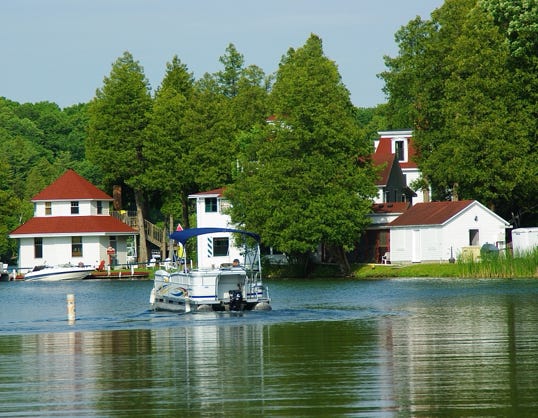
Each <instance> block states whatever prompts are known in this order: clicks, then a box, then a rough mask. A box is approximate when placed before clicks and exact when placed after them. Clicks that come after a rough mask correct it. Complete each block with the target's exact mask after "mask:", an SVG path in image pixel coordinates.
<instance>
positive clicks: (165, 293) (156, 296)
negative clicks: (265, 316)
mask: <svg viewBox="0 0 538 418" xmlns="http://www.w3.org/2000/svg"><path fill="white" fill-rule="evenodd" d="M215 232H232V233H238V234H243V235H245V236H248V237H250V238H254V239H255V240H256V243H257V245H256V248H247V247H246V248H245V252H244V262H243V264H242V265H241V266H239V267H234V266H221V267H219V268H215V269H207V270H202V269H200V270H189V268H188V266H187V257H186V251H185V252H184V260H183V262H182V264H181V265H180V267H179V268H178V269H176V270H173V271H167V270H158V271H156V272H155V278H154V281H153V289H152V290H151V295H150V305H151V307H152V308H153V309H154V310H166V311H179V312H190V311H244V310H271V305H270V303H271V299H270V298H269V289H268V288H267V287H266V286H264V285H263V283H262V276H261V261H260V247H259V236H258V235H257V234H254V233H252V232H247V231H241V230H237V229H228V228H192V229H185V230H183V231H176V232H173V233H172V234H170V238H172V239H174V240H175V241H177V242H179V243H181V244H182V245H183V247H184V248H185V243H186V242H187V240H188V239H189V238H191V237H195V236H198V235H204V234H211V233H215Z"/></svg>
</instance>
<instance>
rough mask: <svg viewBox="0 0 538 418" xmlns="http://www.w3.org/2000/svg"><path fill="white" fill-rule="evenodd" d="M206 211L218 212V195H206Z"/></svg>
mask: <svg viewBox="0 0 538 418" xmlns="http://www.w3.org/2000/svg"><path fill="white" fill-rule="evenodd" d="M205 211H206V212H217V198H216V197H206V198H205Z"/></svg>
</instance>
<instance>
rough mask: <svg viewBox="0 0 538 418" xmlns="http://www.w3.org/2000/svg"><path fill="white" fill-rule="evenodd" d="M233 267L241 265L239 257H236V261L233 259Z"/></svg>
mask: <svg viewBox="0 0 538 418" xmlns="http://www.w3.org/2000/svg"><path fill="white" fill-rule="evenodd" d="M232 267H240V266H239V260H238V259H237V258H234V261H232Z"/></svg>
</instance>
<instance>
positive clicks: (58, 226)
mask: <svg viewBox="0 0 538 418" xmlns="http://www.w3.org/2000/svg"><path fill="white" fill-rule="evenodd" d="M87 233H109V234H110V233H113V234H137V233H138V232H137V231H136V230H134V229H133V228H131V227H130V226H129V225H127V224H125V223H123V222H122V221H120V220H119V219H117V218H115V217H113V216H108V215H102V216H40V217H34V218H31V219H30V220H29V221H28V222H26V223H25V224H23V225H21V226H19V227H18V228H17V229H15V230H14V231H13V232H11V234H10V235H38V234H87Z"/></svg>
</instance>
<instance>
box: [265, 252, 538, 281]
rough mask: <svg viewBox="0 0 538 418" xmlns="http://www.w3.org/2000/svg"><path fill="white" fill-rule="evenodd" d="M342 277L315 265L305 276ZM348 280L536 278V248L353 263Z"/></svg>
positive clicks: (289, 273)
mask: <svg viewBox="0 0 538 418" xmlns="http://www.w3.org/2000/svg"><path fill="white" fill-rule="evenodd" d="M293 270H294V269H293V266H279V267H277V268H274V266H271V267H270V268H269V269H268V273H267V275H266V276H267V277H269V278H270V279H278V278H283V277H297V275H294V274H293ZM329 277H343V275H342V273H341V272H340V269H339V268H338V266H336V265H317V266H316V267H315V268H314V269H313V271H312V272H311V273H310V274H309V275H308V278H329ZM346 277H348V278H350V279H380V278H398V277H440V278H451V277H453V278H499V279H501V278H502V279H507V278H538V248H537V249H534V250H533V251H531V252H527V253H524V254H516V255H514V254H512V252H511V251H503V252H499V253H487V254H482V256H481V257H480V259H479V260H476V259H473V258H467V259H464V258H461V257H460V258H458V259H457V260H456V261H455V262H454V263H448V262H446V261H442V262H437V263H434V262H429V263H407V264H371V263H370V264H353V265H352V266H351V274H350V275H348V276H346Z"/></svg>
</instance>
